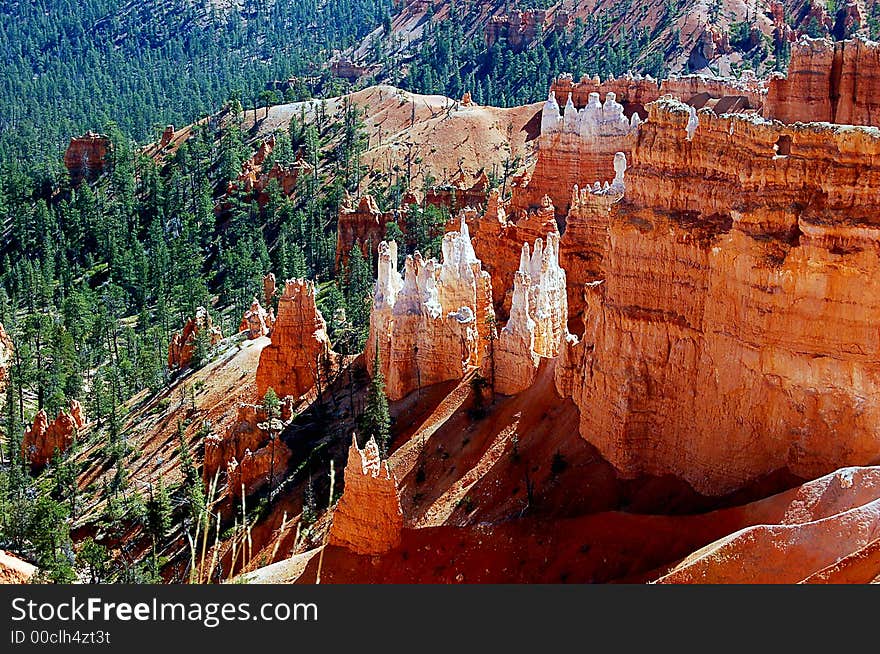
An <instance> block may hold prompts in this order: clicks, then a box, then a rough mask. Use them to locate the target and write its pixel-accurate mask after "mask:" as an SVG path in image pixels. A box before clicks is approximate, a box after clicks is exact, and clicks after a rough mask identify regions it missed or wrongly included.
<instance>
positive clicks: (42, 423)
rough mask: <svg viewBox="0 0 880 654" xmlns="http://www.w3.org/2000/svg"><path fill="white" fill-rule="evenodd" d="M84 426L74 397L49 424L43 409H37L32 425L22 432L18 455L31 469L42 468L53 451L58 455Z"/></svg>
mask: <svg viewBox="0 0 880 654" xmlns="http://www.w3.org/2000/svg"><path fill="white" fill-rule="evenodd" d="M85 425H86V419H85V414H84V413H83V408H82V405H81V404H80V403H79V402H77V401H76V400H71V402H70V406H69V408H68V411H59V412H58V416H57V417H56V418H55V420H53V421H52V422H51V423H50V422H49V416H48V415H47V414H46V410H45V409H41V410H40V411H38V412H37V415H36V416H35V417H34V424H33V426H32V427H31V428H30V429H28V430H26V431H25V432H24V439H23V440H22V443H21V452H22V455H23V456H24V457H25V458H26V459H27V461H28V463H30V465H31V467H32V468H34V469H40V468H45V467H46V465H47V464H48V463H49V462H50V461H51V460H52V457H53V456H54V455H55V451H56V450H57V451H58V452H60V453H62V454H63V453H64V452H66V451H67V449H68V448H69V447H70V446H71V445H72V444H73V439H74V438H75V437H76V435H77V434H78V433H79V431H80V430H81V429H82V428H83V427H85Z"/></svg>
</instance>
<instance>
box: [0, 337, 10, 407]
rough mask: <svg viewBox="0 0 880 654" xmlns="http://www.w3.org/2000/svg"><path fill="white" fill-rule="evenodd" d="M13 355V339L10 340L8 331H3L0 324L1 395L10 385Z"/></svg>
mask: <svg viewBox="0 0 880 654" xmlns="http://www.w3.org/2000/svg"><path fill="white" fill-rule="evenodd" d="M12 354H13V345H12V339H11V338H9V335H8V334H7V333H6V330H5V329H3V324H2V323H0V393H3V392H4V391H5V390H6V386H7V384H8V383H9V366H10V365H11V362H12Z"/></svg>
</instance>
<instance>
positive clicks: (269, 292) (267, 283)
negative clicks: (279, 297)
mask: <svg viewBox="0 0 880 654" xmlns="http://www.w3.org/2000/svg"><path fill="white" fill-rule="evenodd" d="M277 290H278V289H277V288H276V285H275V273H268V274H267V275H265V276H264V277H263V302H265V303H266V306H267V307H269V308H271V307H272V301H273V300H274V299H275V293H276V292H277Z"/></svg>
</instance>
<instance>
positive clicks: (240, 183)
mask: <svg viewBox="0 0 880 654" xmlns="http://www.w3.org/2000/svg"><path fill="white" fill-rule="evenodd" d="M274 149H275V136H274V135H272V136H270V137H269V138H267V139H265V140H263V141H262V142H261V143H260V145H259V147H258V148H257V151H256V152H255V153H254V154H253V156H251V158H250V159H247V160H246V161H245V162H244V163H243V164H242V167H241V172H240V173H239V175H238V177H236V178H235V179H233V180H230V181H229V184H228V186H227V188H226V194H227V195H228V196H232V195H241V194H247V195H250V196H252V197H253V198H254V199H255V200H256V202H257V204H258V205H259V206H261V207H263V206H265V205H266V204H267V203H268V201H269V185H270V184H271V183H272V182H273V181H274V182H277V184H278V188H279V190H280V191H281V193H282V194H283V195H285V196H290V195H292V194H293V192H294V190H295V189H296V182H297V180H298V179H299V177H300V175H302V174H306V173H308V172H310V171H311V170H312V167H311V166H310V165H309V164H308V163H306V162H305V161H303V160H302V159H297V160H296V161H294V162H293V163H291V164H282V163H280V162H278V161H276V162H275V163H273V164H272V166H271V167H268V166H267V165H266V162H267V160H268V159H269V155H271V154H272V152H273V151H274ZM227 206H228V203H221V205H218V210H219V209H222V208H225V207H227Z"/></svg>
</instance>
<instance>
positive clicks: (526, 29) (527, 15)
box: [486, 8, 570, 52]
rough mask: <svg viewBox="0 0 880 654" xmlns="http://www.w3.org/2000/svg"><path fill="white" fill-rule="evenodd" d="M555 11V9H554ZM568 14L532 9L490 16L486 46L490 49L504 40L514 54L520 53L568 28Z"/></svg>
mask: <svg viewBox="0 0 880 654" xmlns="http://www.w3.org/2000/svg"><path fill="white" fill-rule="evenodd" d="M554 9H555V8H554ZM569 18H570V14H569V13H568V12H566V11H552V12H551V11H547V10H545V9H533V10H529V11H512V12H510V13H509V14H505V15H501V16H492V17H491V18H490V19H489V22H488V24H487V25H486V45H487V46H488V47H490V48H491V47H492V46H493V45H494V44H495V43H497V42H498V41H499V40H500V39H504V40H505V42H506V43H507V45H508V46H509V47H510V48H511V50H513V51H514V52H522V51H523V50H524V49H525V48H526V47H528V46H529V44H531V43H534V41H535V40H536V39H538V38H539V37H542V36H543V37H546V34H547V33H549V32H551V31H553V30H558V31H562V30H564V29H565V28H566V27H568V22H569Z"/></svg>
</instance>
